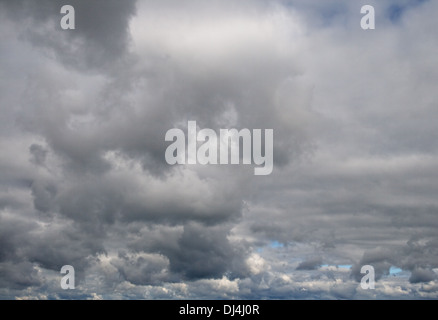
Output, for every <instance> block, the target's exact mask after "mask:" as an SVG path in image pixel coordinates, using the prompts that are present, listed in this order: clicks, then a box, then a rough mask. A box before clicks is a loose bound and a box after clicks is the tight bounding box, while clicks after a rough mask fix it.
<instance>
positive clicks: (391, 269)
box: [389, 266, 403, 275]
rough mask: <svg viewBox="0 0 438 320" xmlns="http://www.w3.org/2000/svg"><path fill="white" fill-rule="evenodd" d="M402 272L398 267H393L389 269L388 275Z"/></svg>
mask: <svg viewBox="0 0 438 320" xmlns="http://www.w3.org/2000/svg"><path fill="white" fill-rule="evenodd" d="M402 271H403V270H402V269H400V268H398V267H394V266H391V268H389V274H391V275H393V274H398V273H400V272H402Z"/></svg>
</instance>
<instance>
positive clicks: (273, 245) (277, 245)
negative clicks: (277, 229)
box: [269, 241, 284, 249]
mask: <svg viewBox="0 0 438 320" xmlns="http://www.w3.org/2000/svg"><path fill="white" fill-rule="evenodd" d="M269 246H270V247H271V248H274V249H278V248H283V247H284V244H283V243H281V242H278V241H271V242H270V244H269Z"/></svg>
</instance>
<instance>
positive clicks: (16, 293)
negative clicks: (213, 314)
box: [0, 0, 438, 299]
mask: <svg viewBox="0 0 438 320" xmlns="http://www.w3.org/2000/svg"><path fill="white" fill-rule="evenodd" d="M69 4H71V5H73V6H74V7H75V11H76V29H75V30H62V29H61V28H60V25H59V21H60V18H61V14H60V13H59V11H60V5H59V3H58V2H56V1H51V0H44V1H38V3H36V2H35V1H30V0H29V1H27V0H17V1H0V30H1V31H0V61H1V66H2V67H1V69H0V74H1V77H0V111H1V113H2V117H0V148H1V150H2V153H1V156H0V298H3V299H14V298H17V299H97V298H104V299H143V298H147V299H159V298H172V299H173V298H174V299H183V298H243V299H262V298H268V299H270V298H272V299H356V298H359V299H368V298H378V299H385V298H437V297H438V280H437V270H438V269H437V268H438V238H437V232H436V228H437V226H438V220H437V214H438V202H437V200H436V194H437V192H438V184H437V181H438V180H437V172H438V165H437V164H438V161H437V160H438V144H437V141H438V139H437V138H438V130H437V128H436V123H435V119H436V117H437V116H438V113H437V112H438V111H437V110H438V109H437V108H436V104H437V101H438V94H437V91H436V90H435V85H436V83H437V80H438V69H437V66H438V61H437V58H436V54H435V52H436V51H437V49H438V40H437V39H438V38H437V37H436V31H435V30H437V27H438V26H437V23H438V22H437V21H436V17H435V15H434V12H437V9H438V5H437V3H436V2H433V1H412V0H405V1H392V0H385V1H370V3H369V4H371V5H374V6H375V8H376V14H377V15H376V19H377V20H376V30H373V31H364V30H362V29H361V28H360V19H361V17H362V16H361V14H360V6H359V5H358V4H355V3H352V2H351V1H345V0H337V1H331V2H330V3H325V2H324V3H321V1H304V0H303V1H301V0H297V1H262V0H257V1H231V0H230V1H222V0H221V1H209V2H208V3H206V2H205V1H200V0H187V1H170V0H169V1H153V0H150V1H140V0H139V1H134V0H133V1H123V3H122V2H121V1H108V0H106V1H103V0H93V1H85V0H71V1H70V2H69ZM188 120H194V121H196V122H197V124H198V125H199V127H200V128H211V129H213V130H216V131H218V130H219V129H221V128H250V129H255V128H262V129H265V128H269V129H274V171H273V173H272V174H271V175H270V176H260V177H259V176H254V175H253V168H252V167H251V166H238V165H229V166H222V165H217V166H214V165H213V166H201V165H187V166H169V165H168V164H167V163H166V161H165V158H164V154H165V150H166V147H167V145H168V143H167V142H165V139H164V137H165V133H166V132H167V130H169V129H171V128H181V129H183V130H185V129H186V126H187V121H188ZM63 265H72V266H74V267H75V271H76V281H77V284H76V289H75V290H68V291H64V290H62V289H61V287H60V284H59V283H60V278H61V275H60V274H59V271H60V270H61V267H62V266H63ZM363 265H372V266H374V268H375V271H376V279H377V283H376V289H375V290H363V289H361V287H360V285H359V281H360V279H361V277H362V274H361V273H360V269H361V266H363ZM394 270H396V271H394Z"/></svg>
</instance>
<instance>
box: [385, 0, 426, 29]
mask: <svg viewBox="0 0 438 320" xmlns="http://www.w3.org/2000/svg"><path fill="white" fill-rule="evenodd" d="M426 1H429V0H409V1H405V2H403V3H400V2H398V3H394V4H392V5H390V6H389V7H388V10H387V13H386V14H387V17H388V18H389V20H391V22H394V23H395V22H398V21H399V20H400V18H401V17H402V16H403V14H404V13H405V12H406V10H409V9H411V8H414V7H416V6H418V5H421V4H422V3H423V2H426Z"/></svg>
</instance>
